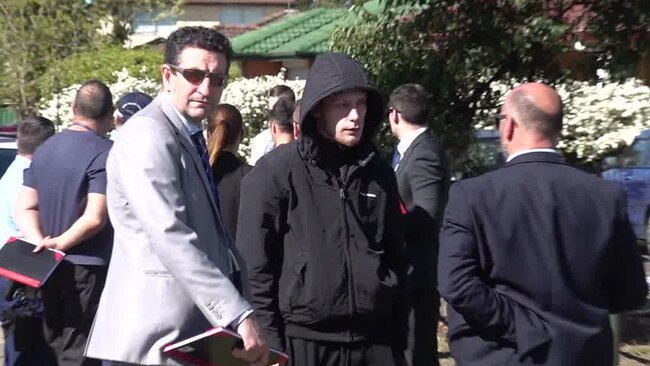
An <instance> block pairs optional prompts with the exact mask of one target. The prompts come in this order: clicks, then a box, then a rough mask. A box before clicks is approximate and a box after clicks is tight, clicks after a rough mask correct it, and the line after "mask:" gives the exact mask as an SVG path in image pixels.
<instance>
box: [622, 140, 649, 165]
mask: <svg viewBox="0 0 650 366" xmlns="http://www.w3.org/2000/svg"><path fill="white" fill-rule="evenodd" d="M649 153H650V140H645V139H643V140H635V141H634V142H633V143H632V145H630V147H628V148H627V149H625V151H623V153H622V154H621V157H620V161H621V166H624V167H627V168H641V167H648V166H650V156H649Z"/></svg>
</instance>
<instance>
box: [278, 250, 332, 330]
mask: <svg viewBox="0 0 650 366" xmlns="http://www.w3.org/2000/svg"><path fill="white" fill-rule="evenodd" d="M288 275H289V276H287V282H286V287H284V290H282V288H281V289H280V291H279V294H280V299H279V303H280V310H281V311H282V312H283V313H284V315H285V318H287V317H288V318H290V319H291V321H293V322H299V323H302V324H312V323H316V322H318V321H319V320H321V319H322V318H323V316H322V313H323V301H322V298H321V296H320V291H319V288H318V286H317V285H316V284H315V283H314V280H313V279H312V277H313V273H311V272H310V265H309V263H308V261H307V259H306V258H304V257H302V256H299V258H297V260H296V262H295V263H294V264H293V266H292V267H291V269H290V272H289V273H288ZM281 286H282V285H281Z"/></svg>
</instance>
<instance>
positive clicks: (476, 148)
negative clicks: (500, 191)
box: [450, 129, 505, 181]
mask: <svg viewBox="0 0 650 366" xmlns="http://www.w3.org/2000/svg"><path fill="white" fill-rule="evenodd" d="M450 160H451V163H452V167H451V180H452V181H458V180H461V179H466V178H471V177H476V176H478V175H481V174H483V173H487V172H489V171H492V170H496V169H498V168H500V167H502V166H503V165H504V164H505V156H504V155H503V153H502V151H501V139H500V137H499V131H498V130H496V129H491V130H487V129H486V130H477V131H475V132H474V142H473V143H472V144H471V145H470V146H469V147H468V149H467V153H466V154H464V155H463V156H462V157H461V158H460V159H453V158H452V159H450Z"/></svg>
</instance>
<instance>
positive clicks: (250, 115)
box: [221, 69, 305, 158]
mask: <svg viewBox="0 0 650 366" xmlns="http://www.w3.org/2000/svg"><path fill="white" fill-rule="evenodd" d="M276 85H286V86H288V87H290V88H291V89H293V91H294V93H295V94H296V100H298V99H300V98H301V97H302V91H303V89H304V88H305V80H298V79H296V80H287V79H285V70H284V69H283V70H282V71H280V73H279V74H278V75H275V76H268V75H265V76H258V77H254V78H248V79H247V78H239V79H237V80H234V81H232V82H230V83H228V86H227V87H226V89H225V90H224V92H223V95H222V96H221V103H228V104H232V105H233V106H235V107H237V109H239V112H241V114H242V119H243V121H244V128H245V130H246V136H245V137H244V140H243V141H242V143H241V145H240V148H239V153H240V154H241V155H242V156H243V157H245V158H248V156H249V154H250V147H249V143H250V140H251V139H252V138H253V137H255V136H256V135H257V134H258V133H259V132H260V131H261V130H263V129H265V128H267V127H268V126H266V125H265V122H266V111H267V108H268V92H269V89H271V88H272V87H274V86H276Z"/></svg>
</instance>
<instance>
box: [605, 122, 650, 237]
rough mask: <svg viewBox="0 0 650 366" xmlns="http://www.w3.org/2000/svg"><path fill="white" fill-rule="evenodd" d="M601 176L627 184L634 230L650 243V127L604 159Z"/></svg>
mask: <svg viewBox="0 0 650 366" xmlns="http://www.w3.org/2000/svg"><path fill="white" fill-rule="evenodd" d="M601 176H602V177H603V179H606V180H611V181H615V182H620V183H621V184H622V185H623V187H624V189H625V191H626V193H627V204H628V207H627V213H628V217H629V219H630V222H631V223H632V227H633V228H634V234H635V235H636V237H637V239H639V240H640V241H642V244H645V245H650V130H645V131H643V132H641V133H640V134H639V135H638V136H637V137H636V138H635V139H634V141H633V142H632V144H631V145H630V146H628V147H627V148H625V149H624V150H623V151H622V152H621V153H620V154H618V155H616V156H608V157H606V158H605V159H603V172H602V173H601Z"/></svg>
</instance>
